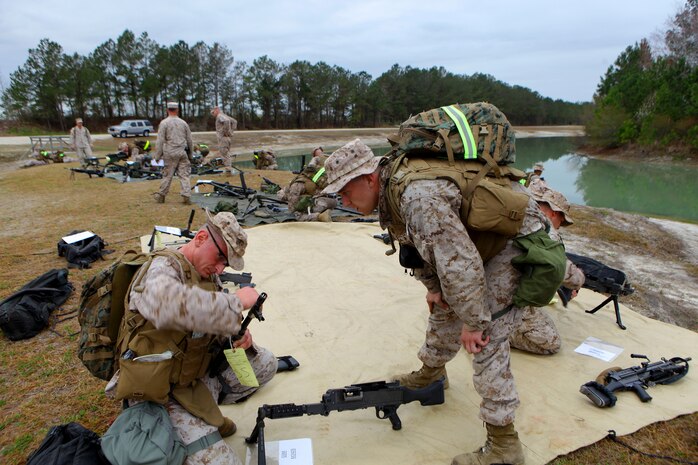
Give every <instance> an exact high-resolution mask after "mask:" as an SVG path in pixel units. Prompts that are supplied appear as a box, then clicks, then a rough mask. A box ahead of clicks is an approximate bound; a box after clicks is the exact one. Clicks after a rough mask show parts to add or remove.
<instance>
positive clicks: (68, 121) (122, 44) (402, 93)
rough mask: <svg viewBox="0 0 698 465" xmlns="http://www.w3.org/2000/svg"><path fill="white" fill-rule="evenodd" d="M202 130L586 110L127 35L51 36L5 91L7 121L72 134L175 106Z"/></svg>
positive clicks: (406, 70)
mask: <svg viewBox="0 0 698 465" xmlns="http://www.w3.org/2000/svg"><path fill="white" fill-rule="evenodd" d="M171 100H173V101H177V102H179V103H180V107H181V115H182V117H183V118H185V119H187V120H188V121H190V122H191V123H193V126H195V127H197V125H198V127H202V126H205V125H206V124H207V123H208V124H210V119H209V118H208V115H209V113H208V110H209V109H210V108H211V106H212V105H219V106H220V107H221V108H222V109H223V111H225V112H226V113H228V114H230V115H233V116H234V117H235V118H237V120H238V125H239V127H245V128H279V129H286V128H298V129H301V128H336V127H376V126H378V127H379V126H385V125H393V124H398V123H400V122H402V121H404V120H405V119H407V117H409V116H410V115H411V114H414V113H418V112H420V111H423V110H426V109H429V108H434V107H437V106H440V105H445V104H449V103H454V102H474V101H480V100H485V101H489V102H491V103H493V104H495V105H497V106H498V107H499V108H500V109H501V110H502V111H504V113H505V114H507V116H508V117H509V119H510V120H511V122H512V123H513V124H518V125H542V124H550V125H554V124H580V122H581V121H582V113H583V110H584V106H585V105H584V104H581V103H570V102H565V101H562V100H553V99H550V98H545V97H543V96H541V95H540V94H538V93H537V92H534V91H532V90H530V89H528V88H525V87H521V86H512V85H509V84H506V83H504V82H501V81H499V80H497V79H495V78H494V77H493V76H490V75H486V74H479V73H476V74H473V75H470V76H468V75H459V74H454V73H451V72H449V71H447V70H446V69H444V68H443V67H432V68H429V69H420V68H413V67H410V66H407V67H401V66H399V65H394V66H393V67H391V68H390V69H389V70H388V71H386V72H384V73H383V74H381V75H380V76H379V77H378V78H376V79H373V77H372V76H371V75H369V74H368V73H366V72H364V71H361V72H357V73H355V72H351V71H349V70H347V69H344V68H342V67H340V66H332V65H329V64H327V63H325V62H318V63H315V64H312V63H310V62H308V61H304V60H297V61H294V62H293V63H291V64H288V65H286V64H282V63H278V62H276V61H274V60H273V59H271V58H269V57H268V56H266V55H265V56H262V57H259V58H256V59H255V60H254V61H253V62H252V63H251V64H247V63H246V62H244V61H236V60H234V58H233V53H232V51H231V50H230V49H229V48H228V47H226V46H225V45H222V44H219V43H217V42H216V43H214V44H213V45H208V44H206V43H204V42H197V43H196V44H194V45H193V46H190V45H189V44H187V43H186V42H184V41H179V42H177V43H175V44H173V45H171V46H163V45H159V44H157V43H156V42H155V41H154V40H152V39H151V38H150V37H149V36H148V34H147V33H146V32H144V33H142V34H141V35H139V36H136V35H135V34H134V33H133V32H131V31H130V30H126V31H124V32H123V33H122V34H121V35H120V36H119V37H118V38H117V39H116V40H112V39H110V40H108V41H106V42H104V43H103V44H101V45H99V46H98V47H97V48H96V49H95V50H94V51H93V52H92V53H90V54H89V55H87V56H83V55H80V54H77V53H74V54H72V55H71V54H66V53H65V52H64V51H63V48H62V47H61V45H60V44H58V43H56V42H53V41H51V40H49V39H42V40H41V41H40V42H39V44H38V45H37V46H36V48H32V49H30V50H29V54H28V58H27V60H26V62H25V63H24V64H23V65H22V66H20V67H19V68H18V69H17V70H16V71H14V72H13V73H12V74H11V76H10V84H9V86H8V87H7V88H6V89H5V91H4V92H3V93H2V105H3V107H4V109H5V113H6V117H8V118H10V119H14V120H20V121H27V122H33V123H37V124H39V125H41V126H43V127H46V128H51V129H63V130H65V129H67V128H69V127H70V126H72V122H73V121H72V120H73V118H75V117H78V116H80V117H83V118H85V119H86V123H87V124H90V125H92V126H93V127H94V126H100V125H108V124H110V123H112V122H114V121H115V120H117V119H120V118H124V117H142V118H148V119H153V120H155V121H157V120H159V119H160V118H162V117H163V115H164V113H165V111H164V105H165V102H167V101H171Z"/></svg>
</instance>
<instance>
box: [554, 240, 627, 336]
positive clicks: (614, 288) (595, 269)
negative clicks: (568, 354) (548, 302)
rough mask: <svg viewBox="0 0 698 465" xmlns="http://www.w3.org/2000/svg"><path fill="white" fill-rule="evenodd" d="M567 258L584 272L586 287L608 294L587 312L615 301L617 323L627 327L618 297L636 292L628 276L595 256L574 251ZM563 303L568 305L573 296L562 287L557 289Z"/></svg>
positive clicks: (622, 327) (568, 290)
mask: <svg viewBox="0 0 698 465" xmlns="http://www.w3.org/2000/svg"><path fill="white" fill-rule="evenodd" d="M567 258H568V259H569V260H570V261H571V262H572V263H574V264H575V265H576V266H577V267H578V268H579V269H580V270H582V272H583V273H584V285H583V286H582V287H584V288H585V289H590V290H592V291H594V292H598V293H601V294H606V295H608V298H607V299H606V300H604V301H603V302H601V303H600V304H599V305H597V306H596V307H594V308H593V309H591V310H586V312H587V313H596V312H597V311H599V310H601V309H602V308H603V307H604V306H605V305H606V304H608V303H610V302H613V308H614V309H615V312H616V324H617V325H618V326H619V327H620V328H621V329H626V327H625V326H624V325H623V322H622V321H621V318H620V307H619V306H618V297H619V296H622V295H630V294H632V293H633V292H635V289H634V288H633V287H632V286H631V285H630V283H629V282H628V281H627V276H626V275H625V273H624V272H622V271H621V270H617V269H615V268H611V267H609V266H606V265H604V264H603V263H601V262H599V261H597V260H594V259H593V258H589V257H583V256H581V255H575V254H572V253H568V254H567ZM557 294H558V296H560V300H562V305H563V306H565V307H567V303H568V302H569V301H570V300H571V298H572V290H570V289H568V288H566V287H561V288H560V289H558V291H557Z"/></svg>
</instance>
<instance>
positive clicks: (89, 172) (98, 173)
mask: <svg viewBox="0 0 698 465" xmlns="http://www.w3.org/2000/svg"><path fill="white" fill-rule="evenodd" d="M70 171H71V173H70V177H71V178H75V173H85V174H86V175H88V176H89V177H90V179H92V175H95V176H97V177H100V178H103V177H104V171H103V170H91V169H87V168H70Z"/></svg>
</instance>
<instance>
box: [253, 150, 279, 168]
mask: <svg viewBox="0 0 698 465" xmlns="http://www.w3.org/2000/svg"><path fill="white" fill-rule="evenodd" d="M254 166H255V168H256V169H258V170H275V169H278V168H279V165H277V164H276V156H275V155H274V152H272V151H271V150H260V151H258V152H257V153H255V154H254Z"/></svg>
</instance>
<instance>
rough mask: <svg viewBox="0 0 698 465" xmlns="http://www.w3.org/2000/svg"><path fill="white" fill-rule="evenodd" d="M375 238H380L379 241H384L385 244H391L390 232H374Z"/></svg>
mask: <svg viewBox="0 0 698 465" xmlns="http://www.w3.org/2000/svg"><path fill="white" fill-rule="evenodd" d="M373 238H374V239H378V240H379V241H383V244H386V245H388V244H390V234H388V233H383V234H374V235H373Z"/></svg>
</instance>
